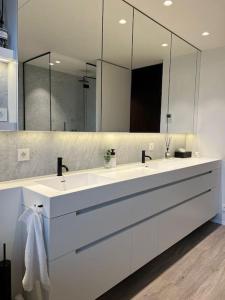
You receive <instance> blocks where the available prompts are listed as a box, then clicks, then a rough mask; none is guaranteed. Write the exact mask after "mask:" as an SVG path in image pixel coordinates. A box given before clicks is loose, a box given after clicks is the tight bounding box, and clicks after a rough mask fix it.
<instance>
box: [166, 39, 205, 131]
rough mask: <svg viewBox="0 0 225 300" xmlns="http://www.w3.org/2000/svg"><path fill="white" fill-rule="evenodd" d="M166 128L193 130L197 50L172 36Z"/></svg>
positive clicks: (170, 129) (171, 129)
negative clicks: (168, 115)
mask: <svg viewBox="0 0 225 300" xmlns="http://www.w3.org/2000/svg"><path fill="white" fill-rule="evenodd" d="M172 45H173V47H172V50H171V66H170V94H169V114H170V118H169V120H168V130H169V132H174V133H184V132H193V130H194V116H195V104H196V97H197V94H196V93H197V88H198V87H197V76H198V58H199V51H198V50H197V49H195V48H193V47H192V46H191V45H189V44H188V43H186V42H185V41H184V40H182V39H181V38H179V37H177V36H175V35H173V36H172Z"/></svg>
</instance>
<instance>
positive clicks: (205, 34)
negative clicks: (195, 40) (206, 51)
mask: <svg viewBox="0 0 225 300" xmlns="http://www.w3.org/2000/svg"><path fill="white" fill-rule="evenodd" d="M208 35H210V33H209V32H208V31H204V32H203V33H202V36H208Z"/></svg>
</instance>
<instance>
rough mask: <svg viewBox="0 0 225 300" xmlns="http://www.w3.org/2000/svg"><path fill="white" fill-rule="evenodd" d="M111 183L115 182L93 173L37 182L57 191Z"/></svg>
mask: <svg viewBox="0 0 225 300" xmlns="http://www.w3.org/2000/svg"><path fill="white" fill-rule="evenodd" d="M111 182H113V180H112V179H110V178H107V177H104V176H101V175H97V174H92V173H83V174H82V173H81V174H74V175H66V176H60V177H53V178H48V179H41V180H38V181H36V183H38V184H41V185H44V186H46V187H49V188H51V189H55V190H57V191H69V190H73V189H77V188H83V187H84V188H85V187H88V186H91V185H104V184H108V183H111Z"/></svg>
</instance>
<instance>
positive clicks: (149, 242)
mask: <svg viewBox="0 0 225 300" xmlns="http://www.w3.org/2000/svg"><path fill="white" fill-rule="evenodd" d="M156 226H157V218H152V219H150V220H148V221H145V222H143V223H141V224H139V225H137V226H135V227H133V228H132V230H131V233H132V254H131V271H132V272H135V271H136V270H138V269H140V268H141V267H142V266H144V265H145V264H147V263H148V262H149V261H150V260H152V259H153V258H154V257H156V256H157V255H158V249H157V239H158V238H159V237H158V236H157V230H156Z"/></svg>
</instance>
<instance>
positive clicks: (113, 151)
mask: <svg viewBox="0 0 225 300" xmlns="http://www.w3.org/2000/svg"><path fill="white" fill-rule="evenodd" d="M110 155H111V167H112V168H116V150H115V149H111V153H110Z"/></svg>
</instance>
